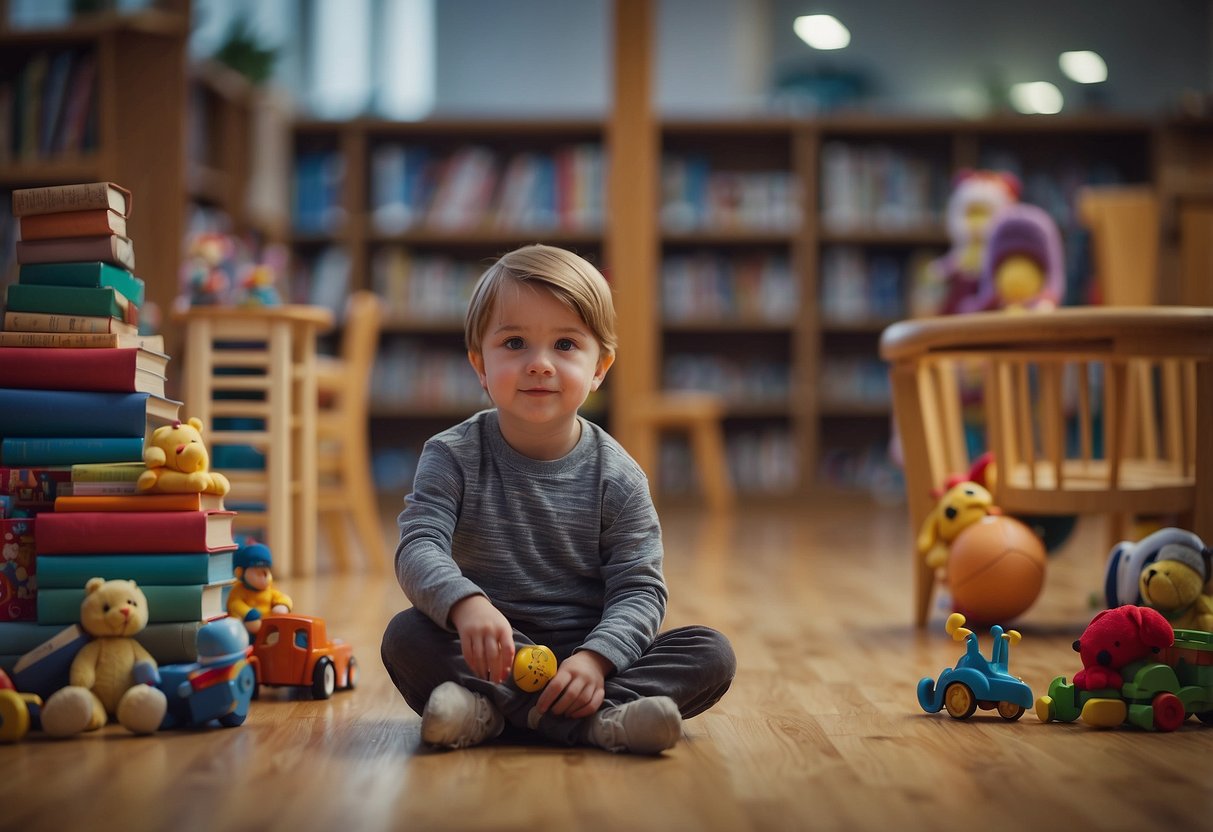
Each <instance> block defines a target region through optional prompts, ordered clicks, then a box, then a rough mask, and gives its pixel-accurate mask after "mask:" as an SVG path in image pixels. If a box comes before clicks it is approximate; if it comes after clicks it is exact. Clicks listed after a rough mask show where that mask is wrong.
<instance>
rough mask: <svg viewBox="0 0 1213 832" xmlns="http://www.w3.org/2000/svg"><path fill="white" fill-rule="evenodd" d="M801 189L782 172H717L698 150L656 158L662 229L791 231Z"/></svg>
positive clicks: (797, 220)
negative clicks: (658, 162) (659, 178)
mask: <svg viewBox="0 0 1213 832" xmlns="http://www.w3.org/2000/svg"><path fill="white" fill-rule="evenodd" d="M803 204H804V202H803V189H802V187H801V184H800V180H799V179H798V178H797V177H796V175H795V174H794V173H792V172H791V171H786V170H763V171H739V170H716V169H713V167H712V163H711V162H710V161H709V160H708V159H707V157H705V156H702V155H698V154H689V155H674V154H667V155H666V156H664V157H663V158H662V160H661V224H662V227H663V228H664V229H665V230H667V231H672V232H685V231H704V230H716V231H725V230H738V229H746V230H758V231H793V230H795V229H796V228H798V227H799V226H800V223H801V219H802V217H803V208H802V206H803Z"/></svg>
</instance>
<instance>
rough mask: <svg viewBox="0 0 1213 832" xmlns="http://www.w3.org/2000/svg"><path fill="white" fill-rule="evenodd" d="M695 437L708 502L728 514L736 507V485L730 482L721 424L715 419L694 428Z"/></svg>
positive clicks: (700, 474)
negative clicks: (734, 489)
mask: <svg viewBox="0 0 1213 832" xmlns="http://www.w3.org/2000/svg"><path fill="white" fill-rule="evenodd" d="M691 434H692V441H693V442H694V443H695V461H696V463H697V465H698V466H699V469H700V470H699V476H700V477H702V480H701V482H702V483H703V492H704V496H705V497H706V498H707V503H708V505H709V506H710V507H711V508H712V509H714V510H716V511H727V510H729V509H730V508H732V506H733V485H732V482H731V481H730V479H729V461H728V457H727V454H726V453H725V449H724V431H723V430H722V429H721V427H720V422H719V421H717V420H713V421H711V422H700V423H697V424H695V425H692V426H691Z"/></svg>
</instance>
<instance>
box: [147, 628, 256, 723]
mask: <svg viewBox="0 0 1213 832" xmlns="http://www.w3.org/2000/svg"><path fill="white" fill-rule="evenodd" d="M251 652H252V648H251V647H250V646H249V643H248V633H247V632H246V631H245V629H244V625H243V624H241V623H240V622H239V621H237V620H236V619H234V618H220V619H218V620H217V621H211V622H209V623H207V624H204V625H203V626H202V628H201V629H200V630H198V661H197V662H193V663H190V664H170V665H164V666H162V667H161V668H160V669H159V671H160V679H159V681H158V682H157V684H156V686H157V687H159V688H160V690H162V691H164V695H165V697H167V699H168V711H167V712H166V713H165V715H164V721H163V722H162V723H161V724H160V727H161V728H162V729H164V728H191V727H192V728H201V727H202V726H204V725H207V724H208V723H210V722H211V721H213V720H218V721H219V724H220V725H222V726H223V727H225V728H234V727H236V726H237V725H243V724H244V720H245V718H246V717H248V711H249V703H250V702H251V701H252V699H253V693H254V691H255V690H256V687H257V679H256V674H255V673H254V671H253V667H252V665H250V664H249V662H248V656H249V654H250V653H251Z"/></svg>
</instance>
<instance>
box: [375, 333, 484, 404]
mask: <svg viewBox="0 0 1213 832" xmlns="http://www.w3.org/2000/svg"><path fill="white" fill-rule="evenodd" d="M371 406H372V409H374V408H392V407H423V408H424V407H439V408H454V409H463V408H466V409H467V411H468V412H469V413H471V412H472V411H473V410H475V409H477V408H479V407H482V406H485V399H484V391H483V390H481V389H480V384H479V382H478V381H477V380H476V374H475V373H473V372H472V370H471V368H470V367H469V366H468V361H467V352H466V351H465V350H457V349H453V348H449V349H443V348H441V347H433V346H427V345H426V344H425V342H424V341H420V340H417V339H413V338H396V339H392V340H391V341H389V342H388V343H387V344H385V345H384V347H383V348H382V349H381V350H380V352H379V356H378V358H376V360H375V366H374V368H373V369H372V370H371Z"/></svg>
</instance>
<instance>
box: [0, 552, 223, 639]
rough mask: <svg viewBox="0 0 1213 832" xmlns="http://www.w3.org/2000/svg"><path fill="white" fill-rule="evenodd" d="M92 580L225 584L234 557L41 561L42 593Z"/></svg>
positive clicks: (62, 557)
mask: <svg viewBox="0 0 1213 832" xmlns="http://www.w3.org/2000/svg"><path fill="white" fill-rule="evenodd" d="M90 578H105V579H106V580H111V579H117V578H124V579H126V580H129V581H134V582H135V583H137V584H139V585H140V586H144V585H156V584H164V585H169V586H172V585H183V584H214V583H221V582H223V581H229V580H231V578H232V553H231V552H230V551H227V552H212V553H209V554H208V553H207V552H196V553H172V554H163V555H143V554H133V555H41V556H39V557H38V591H39V592H41V591H42V590H44V589H79V588H80V587H82V586H84V585H85V584H86V583H87V582H88V580H89V579H90ZM148 603H149V604H150V603H151V601H148ZM2 646H3V645H0V647H2ZM0 652H2V651H0Z"/></svg>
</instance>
